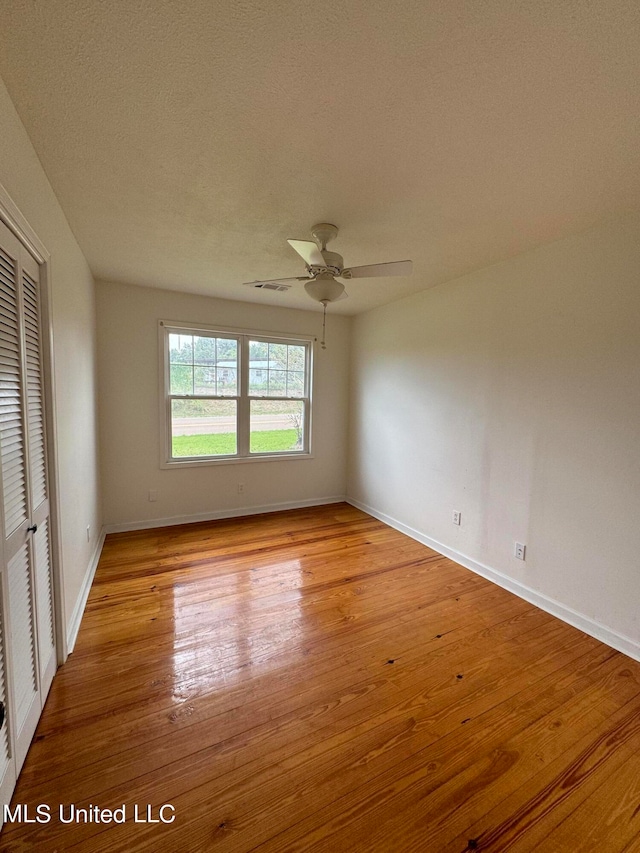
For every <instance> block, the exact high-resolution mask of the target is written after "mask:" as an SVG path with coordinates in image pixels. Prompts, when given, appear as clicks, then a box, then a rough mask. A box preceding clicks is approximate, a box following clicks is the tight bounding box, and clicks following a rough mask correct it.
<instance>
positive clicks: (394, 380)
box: [348, 216, 640, 655]
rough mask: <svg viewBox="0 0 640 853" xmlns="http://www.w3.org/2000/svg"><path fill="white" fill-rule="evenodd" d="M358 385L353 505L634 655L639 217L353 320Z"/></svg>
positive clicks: (639, 565)
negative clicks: (526, 592)
mask: <svg viewBox="0 0 640 853" xmlns="http://www.w3.org/2000/svg"><path fill="white" fill-rule="evenodd" d="M351 387H352V404H351V427H350V471H349V485H348V493H349V495H350V496H352V497H353V499H354V500H355V501H356V502H358V503H359V504H360V505H363V506H367V507H370V508H372V509H373V510H374V511H375V512H376V513H378V514H384V515H386V516H389V517H390V518H391V519H393V520H394V521H395V522H399V523H400V524H403V525H406V526H407V527H409V528H411V529H412V530H413V531H414V532H415V533H417V534H418V535H420V536H423V537H428V538H429V539H432V540H435V541H436V542H438V543H441V544H442V545H443V546H444V547H445V548H447V549H452V550H453V551H457V552H459V553H460V554H462V555H464V557H465V558H467V564H469V565H473V564H475V565H476V566H477V567H479V568H482V567H483V566H484V567H488V568H489V569H493V570H495V571H497V572H500V573H502V575H503V576H504V578H503V580H505V581H506V585H507V586H512V587H513V586H514V584H515V585H518V584H523V585H525V586H526V587H528V588H529V589H530V590H533V591H535V592H537V593H540V594H541V596H543V597H548V598H549V599H551V600H552V601H551V602H548V603H549V604H550V605H551V609H552V610H553V609H554V606H553V601H555V602H559V603H560V605H561V607H560V608H559V609H558V608H557V607H555V611H556V612H561V613H562V611H563V609H564V610H566V612H564V613H563V615H564V616H565V617H567V616H568V617H570V618H572V616H575V617H576V618H574V619H573V621H574V623H576V624H581V623H584V620H585V619H586V620H587V623H588V624H587V627H588V628H589V629H590V630H591V629H592V628H594V627H596V628H597V626H606V628H607V629H610V631H611V632H613V633H614V634H618V635H621V636H622V637H623V638H624V637H626V638H627V639H630V641H631V643H629V642H627V641H625V640H623V641H621V642H618V643H617V644H618V647H624V648H625V649H626V650H631V653H633V654H634V655H636V654H638V653H640V621H639V619H640V612H639V608H638V602H639V601H640V570H639V569H640V524H639V523H638V512H639V510H640V500H639V498H640V217H638V216H630V217H628V218H627V219H625V220H624V221H621V222H617V223H614V224H608V225H605V226H603V227H600V228H597V229H594V230H592V231H589V232H588V233H585V234H582V235H579V236H576V237H573V238H571V239H567V240H562V241H560V242H558V243H554V244H552V245H548V246H546V247H543V248H541V249H539V250H536V251H532V252H529V253H527V254H525V255H521V256H519V257H517V258H514V259H512V260H509V261H506V262H504V263H501V264H498V265H496V266H493V267H491V268H488V269H485V270H482V271H480V272H476V273H473V274H470V275H467V276H465V277H464V278H461V279H459V280H456V281H454V282H451V283H449V284H446V285H443V286H441V287H438V288H435V289H433V290H429V291H425V292H423V293H421V294H418V295H416V296H413V297H409V298H407V299H404V300H401V301H399V302H396V303H393V304H391V305H388V306H385V307H381V308H379V309H376V310H374V311H371V312H370V313H368V314H364V315H361V316H359V317H357V318H356V321H355V323H354V329H353V346H352V377H351ZM454 509H455V510H460V511H461V512H462V525H461V526H460V527H455V526H454V525H453V524H452V521H451V516H452V511H453V510H454ZM515 540H518V541H520V542H524V543H526V545H527V558H526V562H524V563H522V562H520V561H518V560H516V559H515V558H514V556H513V546H514V541H515ZM571 610H573V611H576V614H572V613H571V612H570V611H571ZM596 633H598V631H597V630H596ZM599 633H600V635H601V636H604V637H606V638H607V639H608V640H609V641H611V640H612V639H614V640H615V639H616V638H615V637H613V638H612V636H608V635H607V632H606V631H605V632H604V634H603V632H601V631H600V632H599ZM636 644H637V645H636Z"/></svg>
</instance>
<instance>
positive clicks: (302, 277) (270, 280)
mask: <svg viewBox="0 0 640 853" xmlns="http://www.w3.org/2000/svg"><path fill="white" fill-rule="evenodd" d="M285 281H309V276H308V275H294V276H292V277H291V278H267V279H265V280H264V281H258V280H256V281H245V282H243V284H246V285H248V286H252V285H253V286H255V285H256V284H284V282H285Z"/></svg>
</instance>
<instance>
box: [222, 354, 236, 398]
mask: <svg viewBox="0 0 640 853" xmlns="http://www.w3.org/2000/svg"><path fill="white" fill-rule="evenodd" d="M218 364H220V362H218ZM217 377H218V386H217V387H218V396H219V397H237V396H238V371H237V370H236V368H235V367H218V369H217Z"/></svg>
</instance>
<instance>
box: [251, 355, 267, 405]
mask: <svg viewBox="0 0 640 853" xmlns="http://www.w3.org/2000/svg"><path fill="white" fill-rule="evenodd" d="M258 363H259V362H257V361H253V362H252V364H258ZM268 388H269V371H268V370H267V369H266V368H262V367H250V368H249V396H251V397H266V396H267V393H268Z"/></svg>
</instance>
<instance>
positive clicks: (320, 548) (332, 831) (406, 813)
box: [0, 504, 640, 853]
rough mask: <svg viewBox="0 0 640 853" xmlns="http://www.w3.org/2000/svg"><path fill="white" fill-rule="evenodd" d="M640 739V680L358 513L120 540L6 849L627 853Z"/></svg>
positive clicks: (589, 644) (615, 656)
mask: <svg viewBox="0 0 640 853" xmlns="http://www.w3.org/2000/svg"><path fill="white" fill-rule="evenodd" d="M639 719H640V664H638V663H636V662H634V661H631V660H629V659H628V658H625V657H624V656H623V655H621V654H619V653H618V652H615V651H613V650H611V649H610V648H608V647H606V646H603V645H602V644H600V643H598V642H597V641H596V640H594V639H592V638H590V637H588V636H586V635H584V634H581V633H580V632H579V631H577V630H575V629H573V628H571V627H570V626H568V625H566V624H564V623H561V622H559V621H558V620H556V619H554V618H553V617H551V616H549V615H548V614H545V613H543V612H542V611H540V610H537V609H536V608H534V607H532V606H531V605H530V604H528V603H527V602H524V601H522V600H521V599H518V598H517V597H515V596H513V595H511V594H509V593H507V592H505V591H504V590H502V589H499V588H497V587H495V586H493V585H491V584H490V583H489V582H487V581H485V580H484V579H483V578H480V577H479V576H477V575H475V574H473V573H471V572H468V571H467V570H465V569H463V568H461V567H460V566H457V565H456V564H454V563H452V562H451V561H449V560H447V559H446V558H444V557H442V556H441V555H439V554H437V553H436V552H435V551H433V550H431V549H429V548H426V547H424V546H422V545H420V544H419V543H417V542H415V541H413V540H411V539H408V538H407V537H405V536H403V535H402V534H400V533H398V532H397V531H395V530H392V529H391V528H389V527H386V526H385V525H384V524H382V523H381V522H378V521H377V520H375V519H373V518H371V517H370V516H367V515H366V514H365V513H362V512H360V511H359V510H356V509H354V508H353V507H350V506H348V505H346V504H335V505H329V506H324V507H315V508H309V509H304V510H295V511H290V512H282V513H275V514H271V515H263V516H253V517H248V518H234V519H228V520H224V521H219V522H208V523H199V524H191V525H181V526H177V527H175V528H161V529H158V530H152V531H134V532H131V533H125V534H117V535H113V536H109V537H107V540H106V542H105V547H104V551H103V554H102V557H101V561H100V565H99V567H98V571H97V573H96V578H95V582H94V585H93V588H92V590H91V593H90V596H89V601H88V604H87V609H86V612H85V616H84V619H83V623H82V626H81V629H80V634H79V637H78V642H77V646H76V651H75V652H74V654H73V655H72V656H71V657H70V659H69V661H68V663H67V664H66V665H65V667H64V668H63V669H62V670H61V671H59V672H58V674H57V675H56V678H55V679H54V684H53V687H52V691H51V694H50V697H49V700H48V702H47V706H46V708H45V712H44V715H43V718H42V720H41V722H40V725H39V727H38V731H37V733H36V737H35V739H34V743H33V745H32V748H31V750H30V753H29V756H28V758H27V761H26V763H25V767H24V769H23V772H22V774H21V778H20V780H19V783H18V787H17V790H16V794H15V797H14V800H13V803H14V804H16V803H26V804H30V805H31V806H32V807H34V806H35V804H38V803H47V804H50V805H51V806H52V808H53V814H54V816H53V819H52V820H51V822H50V823H49V824H37V823H36V824H26V823H11V822H10V823H9V824H8V825H7V826H6V827H5V828H4V830H3V832H2V835H1V836H0V849H2V850H3V851H7V853H16V851H30V850H38V851H40V850H42V851H46V853H56V851H57V850H60V851H68V850H70V851H75V853H85V851H86V853H89V851H90V853H101V851H105V853H106V851H110V853H117V851H122V853H124V851H127V853H136V851H138V853H145V852H146V851H154V853H155V851H159V853H164V851H167V853H169V851H171V853H173V851H175V850H178V849H184V850H189V851H195V853H198V851H210V850H213V851H230V853H249V851H254V850H255V851H262V853H281V851H303V850H305V851H314V853H316V851H320V853H323V851H327V853H340V851H349V853H358V851H361V853H364V852H365V851H366V853H405V851H414V850H415V851H420V853H456V851H462V850H465V849H472V848H469V847H468V842H469V840H470V839H473V840H474V841H476V842H477V845H478V846H477V847H476V848H473V849H480V850H493V851H501V850H504V849H507V847H508V849H514V850H517V851H522V853H525V852H526V851H528V850H536V851H537V850H542V851H546V853H552V851H563V850H567V851H571V853H574V851H579V850H587V849H589V850H591V849H599V850H603V851H606V853H617V851H623V850H626V851H628V853H632V851H634V850H638V839H639V836H638V831H639V828H638V823H639V815H640V808H639V805H640V803H638V797H639V796H640V792H639V791H638V785H637V778H638V770H639V769H640V767H639V765H638V758H637V756H638V754H640V723H638V720H639ZM164 802H167V803H171V804H172V805H173V806H174V807H175V809H176V820H175V822H174V823H171V824H167V825H164V824H147V823H135V822H134V821H133V808H134V804H138V805H140V806H143V807H144V808H146V805H147V804H150V805H151V806H153V807H154V808H155V809H157V808H158V807H159V806H160V805H162V803H164ZM59 803H63V804H66V806H67V810H68V808H69V804H76V805H77V806H78V807H83V806H84V807H87V806H88V805H89V804H95V805H98V806H99V807H100V808H114V807H117V806H121V805H123V804H125V806H126V810H127V818H128V819H127V821H126V823H124V824H122V825H119V824H113V823H111V824H104V823H100V822H79V823H63V822H61V821H60V820H59V816H58V814H57V809H58V805H59ZM580 832H581V833H582V834H581V835H580V837H579V839H578V833H580ZM577 839H578V840H577ZM607 840H608V841H609V844H610V847H606V846H603V845H604V844H605V843H606V842H607ZM578 842H579V843H578ZM571 844H574V847H571V846H570V845H571Z"/></svg>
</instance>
